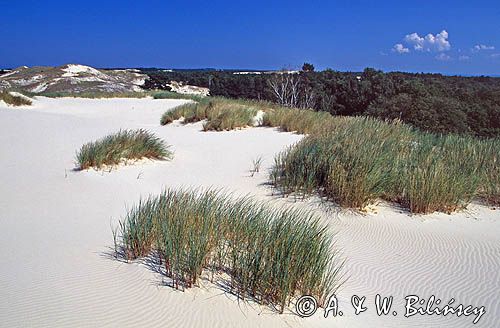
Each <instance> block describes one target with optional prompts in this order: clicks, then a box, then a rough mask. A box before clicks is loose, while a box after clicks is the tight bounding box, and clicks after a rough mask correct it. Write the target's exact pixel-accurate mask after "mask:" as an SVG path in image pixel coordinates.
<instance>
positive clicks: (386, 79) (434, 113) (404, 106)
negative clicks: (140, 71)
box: [145, 68, 500, 137]
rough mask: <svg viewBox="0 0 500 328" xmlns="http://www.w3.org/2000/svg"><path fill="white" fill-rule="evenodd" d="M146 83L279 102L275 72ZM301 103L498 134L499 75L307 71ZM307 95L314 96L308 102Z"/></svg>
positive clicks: (427, 126) (158, 77) (153, 77)
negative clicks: (188, 86)
mask: <svg viewBox="0 0 500 328" xmlns="http://www.w3.org/2000/svg"><path fill="white" fill-rule="evenodd" d="M145 73H147V74H148V75H149V76H150V80H148V81H147V82H146V88H161V87H162V85H164V84H165V82H170V81H171V80H175V81H183V82H185V83H187V84H191V85H197V86H202V87H208V88H210V94H211V95H214V96H223V97H229V98H245V99H256V100H267V101H276V98H275V95H274V94H273V93H272V90H271V88H270V86H269V83H268V82H269V79H271V78H272V76H273V74H247V75H239V74H233V72H231V71H176V72H161V71H147V72H145ZM300 91H301V92H300V97H302V98H301V99H300V101H299V102H300V103H302V105H301V106H302V107H307V108H310V107H312V108H313V109H315V110H317V111H324V112H328V113H330V114H335V115H345V116H358V115H370V116H375V117H378V118H381V119H393V118H400V119H401V120H402V121H403V122H406V123H409V124H411V125H413V126H414V127H417V128H419V129H421V130H426V131H432V132H439V133H450V132H452V133H459V134H471V135H475V136H481V137H495V136H500V78H493V77H460V76H443V75H440V74H411V73H400V72H393V73H383V72H381V71H378V70H374V69H370V68H368V69H365V70H364V71H363V72H359V73H356V72H337V71H333V70H325V71H322V72H312V71H303V72H301V73H300ZM305 95H309V96H311V98H310V99H309V101H308V102H306V101H305V99H304V97H305Z"/></svg>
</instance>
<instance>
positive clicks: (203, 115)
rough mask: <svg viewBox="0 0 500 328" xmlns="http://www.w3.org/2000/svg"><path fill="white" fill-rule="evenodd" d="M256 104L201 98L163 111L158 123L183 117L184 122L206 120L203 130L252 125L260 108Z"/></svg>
mask: <svg viewBox="0 0 500 328" xmlns="http://www.w3.org/2000/svg"><path fill="white" fill-rule="evenodd" d="M256 104H257V103H256V102H250V101H244V100H238V101H235V100H228V99H224V98H203V99H200V100H199V101H198V102H193V103H187V104H184V105H180V106H177V107H175V108H173V109H172V110H169V111H167V112H165V113H164V114H163V116H162V118H161V122H160V123H161V124H162V125H166V124H169V123H172V122H173V121H175V120H179V119H183V121H182V122H183V123H184V124H186V123H194V122H199V121H203V120H206V122H205V123H204V124H203V130H204V131H227V130H234V129H237V128H244V127H247V126H253V125H254V118H255V116H256V115H257V112H258V111H259V110H260V108H259V106H257V105H256Z"/></svg>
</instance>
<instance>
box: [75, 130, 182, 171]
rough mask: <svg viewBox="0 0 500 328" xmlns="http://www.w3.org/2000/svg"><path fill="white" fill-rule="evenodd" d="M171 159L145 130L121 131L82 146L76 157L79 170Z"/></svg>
mask: <svg viewBox="0 0 500 328" xmlns="http://www.w3.org/2000/svg"><path fill="white" fill-rule="evenodd" d="M141 158H150V159H171V158H172V153H171V152H170V151H169V150H168V146H166V145H165V144H164V142H163V141H161V140H160V139H159V138H157V137H155V136H154V134H152V133H150V132H148V131H145V130H142V129H141V130H121V131H120V132H118V133H115V134H111V135H108V136H106V137H104V138H102V139H99V140H97V141H94V142H90V143H87V144H85V145H83V146H82V147H81V148H80V150H79V151H78V153H77V155H76V162H77V165H78V167H77V168H78V169H79V170H84V169H87V168H90V167H94V168H101V167H102V166H103V165H116V164H119V163H120V162H121V161H122V160H127V159H141Z"/></svg>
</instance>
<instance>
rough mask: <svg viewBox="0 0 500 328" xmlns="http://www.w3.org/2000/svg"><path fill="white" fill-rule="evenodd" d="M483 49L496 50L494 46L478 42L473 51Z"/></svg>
mask: <svg viewBox="0 0 500 328" xmlns="http://www.w3.org/2000/svg"><path fill="white" fill-rule="evenodd" d="M481 50H495V47H494V46H487V45H484V44H476V45H475V46H474V48H472V52H479V51H481Z"/></svg>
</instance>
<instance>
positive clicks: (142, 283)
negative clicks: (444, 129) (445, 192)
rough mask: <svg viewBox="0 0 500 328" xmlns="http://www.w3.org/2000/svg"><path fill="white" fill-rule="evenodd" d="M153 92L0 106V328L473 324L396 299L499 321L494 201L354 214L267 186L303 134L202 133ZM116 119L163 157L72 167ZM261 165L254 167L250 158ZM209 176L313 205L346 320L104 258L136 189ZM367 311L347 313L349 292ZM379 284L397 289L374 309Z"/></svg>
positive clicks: (499, 234)
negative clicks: (327, 240) (386, 307)
mask: <svg viewBox="0 0 500 328" xmlns="http://www.w3.org/2000/svg"><path fill="white" fill-rule="evenodd" d="M182 102H183V101H180V100H152V99H105V100H104V99H103V100H91V99H70V98H63V99H49V98H37V99H36V100H35V102H34V106H32V107H25V108H13V107H7V106H5V104H3V103H2V104H0V168H1V173H2V181H1V183H0V222H1V233H0V290H1V297H0V326H2V327H27V326H34V327H68V326H74V327H105V326H109V327H160V326H161V327H189V326H192V327H469V326H473V324H472V321H473V320H474V315H472V316H469V317H465V316H462V317H454V316H452V315H448V316H446V317H443V316H437V315H433V316H430V315H414V316H412V317H409V318H405V317H404V311H405V309H404V305H405V301H404V297H405V296H407V295H412V294H414V295H418V296H420V297H421V298H424V299H428V298H429V297H430V296H431V295H435V296H436V297H437V298H440V299H441V300H442V302H443V304H446V303H448V301H449V300H450V299H451V298H454V299H455V300H456V301H455V303H453V305H455V306H456V305H458V304H459V303H462V304H464V305H473V306H477V307H480V306H484V307H485V310H486V313H485V314H484V315H483V317H482V318H481V320H480V321H479V323H478V324H477V325H476V326H478V327H498V325H499V323H500V298H499V291H500V210H493V209H490V208H487V207H483V206H480V205H471V206H470V207H469V210H468V211H467V212H462V213H457V214H453V215H446V214H433V215H427V216H410V215H408V214H407V213H405V212H403V211H400V210H398V209H396V208H394V207H392V206H389V205H384V204H381V205H379V206H377V207H376V210H375V211H374V212H373V213H369V214H366V215H360V214H355V213H349V212H341V213H339V212H338V211H334V210H331V209H329V210H327V209H326V208H325V206H322V205H321V204H320V206H318V201H317V200H314V199H311V200H308V201H307V202H296V203H293V201H292V200H291V199H282V198H277V197H275V196H272V189H270V187H269V186H266V185H265V182H266V181H267V174H266V170H267V168H269V167H270V166H271V164H272V161H273V156H274V154H276V153H277V152H279V151H280V150H282V149H283V148H284V147H285V146H287V145H290V144H293V143H294V142H296V141H298V140H300V138H301V136H299V135H294V134H290V133H279V132H277V131H275V130H273V129H266V128H252V129H245V130H240V131H231V132H201V131H200V130H201V125H200V124H199V123H198V124H193V125H188V126H180V125H178V124H177V125H176V124H174V125H171V126H166V127H162V126H160V125H159V119H160V116H161V114H162V113H163V112H164V111H165V110H166V109H168V108H171V107H173V106H175V105H178V104H180V103H182ZM120 128H145V129H148V130H150V131H152V132H154V133H156V134H157V135H158V136H160V137H161V138H163V139H164V140H165V141H166V142H167V143H169V144H171V145H172V149H173V150H174V152H175V157H174V159H173V161H171V162H150V163H144V164H141V165H135V166H127V167H121V168H120V169H119V170H116V171H112V172H109V173H108V172H106V173H104V172H97V171H93V170H90V171H84V172H73V171H72V169H73V168H74V155H75V152H76V150H77V149H78V148H79V147H80V146H81V145H82V144H83V143H85V142H88V141H92V140H95V139H97V138H100V137H102V136H104V135H106V134H108V133H111V132H116V131H118V130H119V129H120ZM259 156H262V157H263V160H264V161H263V169H262V170H261V172H260V173H257V174H256V175H255V176H254V177H250V173H249V169H250V168H251V166H252V160H253V159H255V158H257V157H259ZM181 186H184V187H188V186H196V187H197V186H204V187H209V186H216V187H223V188H226V189H227V190H229V191H235V192H236V193H240V194H247V193H250V194H252V195H255V196H256V197H258V198H260V199H264V200H269V201H273V202H276V203H280V204H288V205H289V206H304V207H311V208H314V209H316V211H317V213H318V214H319V215H322V216H323V218H324V219H325V222H327V223H328V225H329V227H330V228H331V231H332V233H337V237H336V238H337V246H338V247H340V248H341V249H342V252H343V256H344V257H345V258H346V260H347V262H346V266H345V272H346V274H347V275H348V276H349V279H348V281H347V282H346V284H345V285H344V287H343V288H342V290H341V291H340V292H339V294H338V297H339V302H340V304H339V307H340V309H341V310H342V312H343V314H344V315H343V316H342V317H337V318H332V317H331V316H330V317H328V318H324V317H323V316H322V315H323V312H322V311H321V310H318V311H317V313H316V314H315V315H314V316H313V317H311V318H307V319H302V318H300V317H298V316H296V315H293V314H291V313H288V314H283V315H278V314H276V313H274V312H273V311H272V310H271V309H269V308H267V307H261V306H258V305H256V304H253V303H248V302H242V301H240V302H238V301H237V300H236V299H235V297H234V296H231V295H229V294H228V293H226V292H225V291H224V290H222V289H220V288H218V287H216V286H213V285H210V284H208V283H206V284H203V286H202V287H201V288H193V289H191V290H188V291H186V292H180V291H176V290H173V289H172V288H170V287H167V286H164V285H162V277H161V276H160V275H159V274H157V273H155V272H153V271H152V270H150V269H149V268H148V267H147V266H146V265H144V264H141V263H133V264H127V263H123V262H120V261H117V260H115V259H113V258H112V256H110V250H111V247H112V244H113V240H112V234H111V228H110V226H111V225H114V224H116V221H117V220H118V219H120V218H121V217H122V216H123V215H124V214H125V211H126V209H127V207H130V206H132V205H133V204H135V203H136V202H137V201H138V200H139V198H140V197H141V195H142V196H146V195H149V194H151V193H153V194H154V193H158V192H159V191H160V190H161V189H162V188H164V187H181ZM354 294H356V295H359V296H360V297H361V296H366V298H367V300H366V302H365V305H366V307H367V308H368V310H367V311H366V312H364V313H361V314H360V315H358V316H356V315H354V310H353V308H352V306H351V301H350V300H351V296H352V295H354ZM376 294H381V295H382V296H394V305H393V310H396V311H397V312H398V314H397V316H393V315H392V314H390V315H387V316H378V315H377V313H376V311H375V308H374V299H375V295H376Z"/></svg>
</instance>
